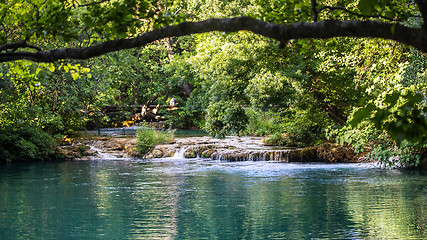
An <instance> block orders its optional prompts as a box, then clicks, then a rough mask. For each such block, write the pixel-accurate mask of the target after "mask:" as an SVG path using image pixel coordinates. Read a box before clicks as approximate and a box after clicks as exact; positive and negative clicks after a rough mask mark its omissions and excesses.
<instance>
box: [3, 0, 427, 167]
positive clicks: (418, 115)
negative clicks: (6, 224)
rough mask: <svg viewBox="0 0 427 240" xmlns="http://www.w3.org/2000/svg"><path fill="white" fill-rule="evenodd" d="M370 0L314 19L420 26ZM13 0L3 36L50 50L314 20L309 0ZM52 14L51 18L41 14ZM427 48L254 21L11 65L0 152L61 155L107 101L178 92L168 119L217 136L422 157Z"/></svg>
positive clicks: (413, 12)
mask: <svg viewBox="0 0 427 240" xmlns="http://www.w3.org/2000/svg"><path fill="white" fill-rule="evenodd" d="M65 2H66V1H65ZM372 2H375V4H370V3H367V1H363V0H361V1H338V0H332V1H324V3H323V4H325V5H328V6H342V8H343V9H345V10H347V11H343V10H342V9H341V10H340V9H335V10H334V9H329V10H328V9H326V10H325V11H322V12H319V13H318V14H319V15H318V16H317V17H318V18H322V19H334V20H348V19H359V18H360V19H365V18H375V19H379V21H384V22H400V23H401V24H402V25H405V26H411V27H421V26H422V24H423V21H422V18H420V17H419V16H417V15H419V10H418V9H417V7H416V5H415V4H414V3H413V2H412V1H408V2H405V1H403V2H402V1H391V2H390V1H389V2H387V4H386V3H383V2H382V1H372ZM6 4H10V5H8V6H7V8H5V7H3V6H2V10H1V12H0V15H1V16H3V18H2V19H3V20H5V19H7V20H8V21H9V22H7V21H4V23H3V24H2V25H1V28H2V30H3V31H2V35H1V36H0V38H2V39H3V40H2V44H4V43H7V42H8V41H9V42H10V41H15V42H19V41H20V40H23V38H28V39H33V41H36V42H37V43H38V44H39V45H40V47H42V48H43V49H47V50H49V49H56V48H58V47H64V46H65V47H84V46H89V45H90V44H93V43H97V42H101V41H104V40H111V39H116V38H124V37H132V36H136V35H137V34H139V33H140V32H144V31H149V30H151V29H155V28H158V27H161V26H165V25H169V24H176V23H179V22H182V21H197V20H204V19H209V18H225V17H236V16H242V15H245V16H250V17H253V18H256V19H261V20H264V21H267V22H274V23H282V24H285V23H293V22H309V21H312V19H313V12H312V10H313V9H312V6H313V5H312V4H313V1H311V2H310V1H275V0H258V1H255V0H236V1H227V2H218V1H205V2H203V3H201V2H199V1H192V0H186V1H177V2H173V1H123V2H121V1H100V2H93V3H92V2H89V1H88V2H85V1H81V2H80V3H78V2H77V1H69V2H67V4H68V5H66V6H67V7H68V8H67V9H69V10H67V11H71V12H72V14H71V13H70V12H67V11H64V9H65V8H64V7H63V6H65V5H63V4H64V3H63V2H60V1H11V2H10V3H6ZM72 4H74V5H72ZM319 4H320V1H319ZM3 5H4V4H3ZM55 7H56V8H55ZM135 8H138V9H139V8H141V9H142V10H140V11H139V13H140V14H141V16H139V21H135V20H134V19H133V18H131V17H129V16H128V14H129V15H131V14H134V13H132V12H127V10H126V9H135ZM143 10H144V11H143ZM12 13H13V14H12ZM5 16H6V17H7V18H6V17H5ZM11 16H14V18H12V17H11ZM25 16H26V18H25ZM70 16H71V17H70ZM43 18H46V19H45V23H46V22H48V23H50V25H40V24H38V23H40V22H41V20H40V19H43ZM23 19H24V20H25V21H26V24H23V23H22V21H23ZM32 21H33V22H32ZM55 24H56V25H55ZM82 24H83V25H84V26H86V27H85V28H79V27H78V26H81V25H82ZM76 26H77V27H76ZM64 29H65V30H64ZM28 48H30V49H31V48H32V47H30V46H28ZM2 51H3V50H2ZM4 51H6V50H4ZM426 57H427V55H426V54H425V53H423V52H421V51H419V50H417V49H415V48H413V47H410V46H407V45H404V44H401V43H397V42H395V41H391V40H384V39H363V38H348V37H342V38H332V39H302V40H290V41H288V42H279V41H277V40H274V39H269V38H265V37H262V36H259V35H256V34H253V33H250V32H237V33H225V32H211V33H203V34H197V35H190V36H183V37H170V38H166V39H163V40H160V41H156V42H154V43H152V44H150V45H148V46H146V47H144V48H137V49H131V50H123V51H119V52H113V53H109V54H106V55H102V56H100V57H97V58H92V59H90V60H85V61H79V60H67V61H58V62H53V63H36V62H31V61H25V60H19V61H10V62H3V63H0V66H1V68H0V78H1V83H0V84H1V90H0V91H1V92H0V129H1V132H0V143H1V147H0V156H1V157H0V158H1V160H2V161H23V160H25V161H27V160H45V159H56V158H58V156H56V154H55V153H56V152H55V146H56V145H57V144H58V142H59V141H60V140H61V139H62V138H63V136H64V135H69V134H72V133H73V132H74V131H76V130H82V129H87V128H94V127H97V128H98V127H105V126H109V125H110V124H111V121H113V120H114V119H111V118H109V117H108V116H107V115H105V114H103V113H102V111H101V109H102V108H103V107H104V106H106V105H144V104H153V105H157V104H160V105H163V106H164V105H169V103H170V100H171V99H172V98H174V99H176V101H177V102H178V106H179V109H178V110H177V111H166V110H165V109H162V108H160V111H161V114H162V115H165V116H166V118H167V125H168V126H170V127H172V128H190V127H197V128H201V129H204V130H206V131H207V132H208V133H209V134H210V135H212V136H215V137H224V136H226V135H258V136H267V140H266V141H267V142H268V143H270V144H277V145H283V146H294V147H304V146H310V145H316V144H321V143H322V142H325V141H336V142H338V143H340V144H348V145H351V146H353V147H354V148H355V150H356V151H368V152H369V155H368V157H370V158H371V159H375V160H379V161H381V162H383V163H385V164H387V165H389V166H391V165H394V164H397V163H399V164H405V163H409V164H410V165H413V166H417V165H418V164H419V161H420V158H421V156H422V155H423V154H424V153H425V149H426V146H427V144H426V133H427V128H426V126H427V123H426V112H425V108H426V104H427V103H426V99H427V98H426V90H427V81H426V77H427V69H426V66H427V61H426ZM129 115H130V112H129ZM128 120H130V119H128Z"/></svg>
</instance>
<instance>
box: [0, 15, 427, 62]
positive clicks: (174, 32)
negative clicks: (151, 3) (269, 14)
mask: <svg viewBox="0 0 427 240" xmlns="http://www.w3.org/2000/svg"><path fill="white" fill-rule="evenodd" d="M212 31H221V32H237V31H250V32H253V33H255V34H259V35H262V36H265V37H268V38H273V39H276V40H278V41H280V42H282V43H283V42H287V41H289V40H292V39H305V38H320V39H322V38H333V37H367V38H383V39H390V40H394V41H397V42H400V43H405V44H408V45H411V46H413V47H415V48H417V49H419V50H421V51H424V52H427V34H426V32H425V31H424V29H418V28H409V27H404V26H402V25H399V24H393V23H382V22H377V21H322V22H313V23H294V24H290V25H281V24H273V23H267V22H264V21H260V20H256V19H253V18H250V17H236V18H225V19H208V20H205V21H200V22H183V23H180V24H178V25H175V26H169V27H164V28H159V29H155V30H153V31H151V32H147V33H144V34H142V35H140V36H138V37H135V38H130V39H118V40H113V41H108V42H104V43H101V44H98V45H94V46H90V47H86V48H62V49H56V50H51V51H38V52H25V51H16V52H6V53H0V62H7V61H15V60H21V59H26V60H30V61H35V62H54V61H58V60H62V59H89V58H93V57H97V56H100V55H103V54H106V53H109V52H115V51H120V50H124V49H131V48H138V47H143V46H145V45H147V44H149V43H152V42H154V41H157V40H160V39H163V38H166V37H179V36H185V35H191V34H197V33H206V32H212ZM0 48H1V46H0Z"/></svg>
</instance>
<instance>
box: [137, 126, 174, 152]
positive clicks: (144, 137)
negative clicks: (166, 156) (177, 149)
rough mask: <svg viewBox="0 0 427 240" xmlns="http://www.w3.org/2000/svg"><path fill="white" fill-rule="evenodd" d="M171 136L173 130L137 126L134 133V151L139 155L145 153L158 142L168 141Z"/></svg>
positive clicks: (170, 139)
mask: <svg viewBox="0 0 427 240" xmlns="http://www.w3.org/2000/svg"><path fill="white" fill-rule="evenodd" d="M173 137H174V130H162V129H161V130H155V129H150V128H147V127H142V128H139V129H138V131H137V133H136V140H137V141H136V151H137V152H138V153H139V154H141V155H145V154H147V153H148V152H150V151H151V150H152V149H153V148H154V147H155V146H156V145H158V144H165V143H170V142H171V141H172V140H173Z"/></svg>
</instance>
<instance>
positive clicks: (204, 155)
mask: <svg viewBox="0 0 427 240" xmlns="http://www.w3.org/2000/svg"><path fill="white" fill-rule="evenodd" d="M215 151H216V150H215V149H206V150H205V151H203V152H202V154H201V157H202V158H211V157H212V154H213V153H215Z"/></svg>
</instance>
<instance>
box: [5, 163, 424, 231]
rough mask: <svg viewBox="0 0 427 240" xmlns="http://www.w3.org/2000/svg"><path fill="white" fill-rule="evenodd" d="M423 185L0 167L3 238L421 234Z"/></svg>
mask: <svg viewBox="0 0 427 240" xmlns="http://www.w3.org/2000/svg"><path fill="white" fill-rule="evenodd" d="M426 183H427V175H426V174H425V173H422V172H418V171H396V170H379V169H373V168H369V166H368V165H366V164H334V165H327V164H289V163H269V162H235V163H229V162H218V161H210V160H202V159H191V160H188V159H187V160H186V159H151V160H132V161H103V160H99V161H75V162H61V163H37V164H9V165H0V239H310V238H314V239H318V238H327V239H331V238H333V239H380V238H382V239H425V238H427V186H426Z"/></svg>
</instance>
